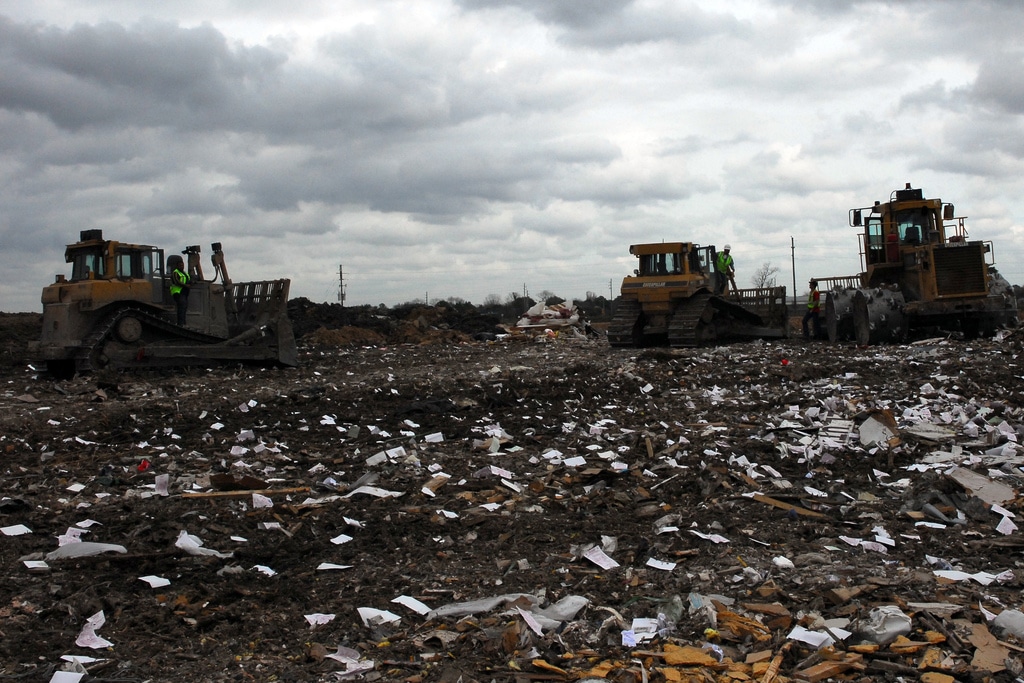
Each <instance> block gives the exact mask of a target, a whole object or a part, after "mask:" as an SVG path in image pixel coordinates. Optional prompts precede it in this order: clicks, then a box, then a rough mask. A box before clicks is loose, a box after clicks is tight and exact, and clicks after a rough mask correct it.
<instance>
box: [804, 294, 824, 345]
mask: <svg viewBox="0 0 1024 683" xmlns="http://www.w3.org/2000/svg"><path fill="white" fill-rule="evenodd" d="M807 284H808V285H809V286H810V288H811V291H809V292H807V312H806V313H804V319H803V322H802V324H803V328H804V339H805V340H807V339H810V338H811V336H810V332H809V331H808V326H807V323H809V322H811V321H813V322H814V338H815V339H820V338H821V292H819V291H818V281H817V280H811V281H810V282H808V283H807Z"/></svg>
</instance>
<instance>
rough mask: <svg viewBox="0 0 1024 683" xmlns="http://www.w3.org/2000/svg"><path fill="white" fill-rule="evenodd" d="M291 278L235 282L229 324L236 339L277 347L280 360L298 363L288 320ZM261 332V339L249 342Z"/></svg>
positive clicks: (230, 295)
mask: <svg viewBox="0 0 1024 683" xmlns="http://www.w3.org/2000/svg"><path fill="white" fill-rule="evenodd" d="M290 285H291V281H290V280H263V281H257V282H240V283H232V284H231V291H230V294H229V297H228V301H227V308H228V311H227V316H228V326H229V331H230V333H231V335H232V336H233V337H234V340H237V341H240V340H243V339H244V340H245V341H246V342H249V343H253V344H261V345H267V346H271V347H274V348H276V350H277V362H279V363H281V364H282V365H290V366H294V365H297V364H298V348H297V347H296V344H295V334H294V333H293V331H292V324H291V321H290V320H289V319H288V288H289V286H290ZM255 334H258V336H260V337H261V339H260V341H258V342H252V341H250V340H251V339H252V337H253V335H255Z"/></svg>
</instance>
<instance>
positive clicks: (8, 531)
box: [0, 524, 32, 536]
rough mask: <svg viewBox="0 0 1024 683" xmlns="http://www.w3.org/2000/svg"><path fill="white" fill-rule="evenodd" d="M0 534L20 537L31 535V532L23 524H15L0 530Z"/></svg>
mask: <svg viewBox="0 0 1024 683" xmlns="http://www.w3.org/2000/svg"><path fill="white" fill-rule="evenodd" d="M0 533H3V535H4V536H21V535H23V534H30V533H32V530H31V529H29V528H28V527H27V526H25V525H24V524H15V525H13V526H5V527H3V528H2V529H0Z"/></svg>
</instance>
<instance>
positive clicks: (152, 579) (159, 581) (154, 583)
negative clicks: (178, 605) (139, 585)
mask: <svg viewBox="0 0 1024 683" xmlns="http://www.w3.org/2000/svg"><path fill="white" fill-rule="evenodd" d="M139 581H145V582H146V583H148V584H149V587H150V588H163V587H164V586H170V585H171V580H170V579H165V578H163V577H162V576H140V577H139Z"/></svg>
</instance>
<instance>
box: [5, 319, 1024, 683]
mask: <svg viewBox="0 0 1024 683" xmlns="http://www.w3.org/2000/svg"><path fill="white" fill-rule="evenodd" d="M1021 352H1022V342H1021V336H1020V334H1019V333H1013V334H1011V335H1005V336H1002V337H1000V338H997V339H995V340H986V341H974V342H969V343H968V342H959V341H947V340H929V341H926V342H922V343H918V344H914V345H907V346H881V347H873V348H870V349H857V348H855V347H850V346H827V345H817V344H805V343H801V342H790V341H782V342H771V343H767V342H751V343H745V344H737V345H732V346H729V347H722V348H713V349H679V350H669V349H651V350H647V351H643V352H640V353H639V354H638V353H636V352H634V351H631V350H612V349H609V348H608V347H607V345H606V344H603V343H600V342H588V341H585V340H580V339H576V338H573V337H571V336H568V335H562V336H559V337H558V338H556V339H554V340H551V341H550V343H544V344H512V343H500V342H499V343H493V342H492V343H479V342H464V343H450V344H445V345H435V346H430V347H425V346H422V345H419V344H416V343H413V344H403V345H395V344H393V343H389V345H388V346H373V345H371V344H368V343H367V342H359V346H349V347H344V348H323V347H321V346H319V345H317V346H312V345H307V346H304V347H303V349H302V357H301V359H300V360H301V364H300V366H299V367H298V368H292V369H252V368H216V369H211V370H208V371H190V372H186V373H177V374H170V373H168V374H157V373H150V374H143V375H137V376H129V375H120V376H116V377H114V378H109V377H107V378H104V379H102V380H99V379H98V378H80V379H75V380H72V381H68V382H61V383H54V382H52V381H50V380H46V379H42V378H39V377H37V376H36V375H34V374H33V373H32V372H31V370H30V369H27V368H25V367H23V366H20V367H19V366H10V367H7V366H5V367H4V370H3V371H4V373H5V374H6V375H7V376H6V379H7V384H6V386H7V389H6V390H5V391H4V393H3V394H2V395H0V405H2V408H3V410H2V413H0V414H2V417H0V420H2V421H3V429H2V432H0V433H2V447H3V451H4V462H3V465H4V466H3V470H2V471H3V474H2V476H0V528H2V534H0V564H2V567H3V572H4V579H5V580H4V589H3V590H4V596H3V600H2V602H0V613H2V614H3V617H4V618H3V620H2V621H0V631H2V632H3V638H2V639H0V662H2V664H0V676H6V677H8V678H14V677H18V678H20V679H23V680H43V681H45V680H50V679H51V676H52V675H53V673H54V672H56V671H59V670H62V671H65V672H67V673H70V674H75V673H78V674H85V675H86V676H89V677H96V678H97V679H111V680H139V681H141V680H147V679H154V680H183V679H187V678H191V679H193V680H208V681H236V680H279V681H284V680H292V681H335V680H366V681H374V680H388V681H409V682H417V683H425V682H428V681H456V680H460V679H461V680H462V681H467V682H468V681H481V682H483V681H499V682H501V681H509V682H511V681H517V682H518V681H549V680H594V679H604V680H616V681H637V682H639V681H654V682H661V681H708V680H714V681H745V680H746V681H752V680H756V681H779V682H781V681H787V680H788V681H824V680H857V681H896V680H921V681H931V682H932V683H942V682H949V683H952V681H967V680H978V681H980V680H986V679H987V680H992V681H1013V680H1016V678H1017V676H1019V675H1021V672H1022V668H1024V667H1022V663H1024V655H1022V653H1024V599H1022V597H1021V595H1022V593H1021V589H1022V587H1024V582H1022V580H1021V574H1020V567H1019V564H1020V552H1021V548H1022V547H1024V540H1022V539H1024V537H1022V536H1021V532H1020V530H1019V529H1018V525H1019V523H1020V522H1019V520H1020V515H1021V506H1020V504H1019V501H1020V498H1019V491H1020V486H1021V480H1022V476H1024V475H1022V467H1024V447H1022V446H1021V445H1020V441H1021V437H1022V432H1024V414H1022V399H1024V396H1022V388H1021V386H1022V385H1021V382H1020V377H1021V374H1022V372H1021V367H1020V354H1021ZM67 680H72V679H67ZM74 680H77V679H74ZM82 680H86V681H88V680H90V678H88V677H86V678H84V679H82Z"/></svg>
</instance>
